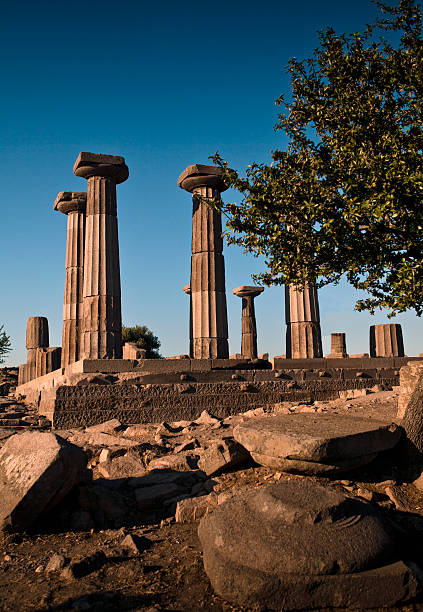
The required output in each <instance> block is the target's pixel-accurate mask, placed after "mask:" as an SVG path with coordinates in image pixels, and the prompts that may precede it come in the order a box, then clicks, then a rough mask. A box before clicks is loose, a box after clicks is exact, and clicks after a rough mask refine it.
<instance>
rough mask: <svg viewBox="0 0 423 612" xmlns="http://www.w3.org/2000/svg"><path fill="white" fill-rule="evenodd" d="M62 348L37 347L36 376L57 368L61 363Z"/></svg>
mask: <svg viewBox="0 0 423 612" xmlns="http://www.w3.org/2000/svg"><path fill="white" fill-rule="evenodd" d="M61 355H62V348H61V347H60V346H54V347H50V348H38V349H37V356H36V378H38V377H39V376H44V375H45V374H49V373H50V372H54V370H58V369H59V368H60V364H61Z"/></svg>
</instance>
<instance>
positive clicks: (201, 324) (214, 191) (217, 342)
mask: <svg viewBox="0 0 423 612" xmlns="http://www.w3.org/2000/svg"><path fill="white" fill-rule="evenodd" d="M178 185H179V187H181V188H182V189H185V190H186V191H189V192H190V193H192V194H193V198H192V201H193V209H192V257H191V283H190V285H191V305H192V336H193V343H192V352H193V357H194V359H227V358H228V356H229V348H228V319H227V312H226V291H225V263H224V259H223V253H222V251H223V239H222V219H221V215H220V213H219V212H217V211H216V210H214V209H212V208H209V207H208V206H207V204H206V203H205V202H204V200H206V199H218V198H220V194H221V192H222V191H225V189H227V185H226V184H225V182H224V181H223V179H222V171H221V169H220V168H217V167H216V166H203V165H201V164H193V165H192V166H188V168H186V170H184V172H182V174H181V175H180V177H179V179H178Z"/></svg>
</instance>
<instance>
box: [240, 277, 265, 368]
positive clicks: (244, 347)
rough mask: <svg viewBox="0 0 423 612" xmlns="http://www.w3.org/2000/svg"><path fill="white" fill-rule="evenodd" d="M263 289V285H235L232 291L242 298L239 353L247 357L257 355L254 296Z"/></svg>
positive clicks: (250, 357) (253, 357)
mask: <svg viewBox="0 0 423 612" xmlns="http://www.w3.org/2000/svg"><path fill="white" fill-rule="evenodd" d="M263 291H264V289H263V287H249V286H246V285H242V286H240V287H236V288H235V289H234V290H233V291H232V293H233V294H234V295H236V296H238V297H240V298H242V322H241V326H242V339H241V354H242V356H243V357H246V358H248V359H255V358H256V357H257V327H256V314H255V310H254V298H256V297H257V296H258V295H260V293H262V292H263Z"/></svg>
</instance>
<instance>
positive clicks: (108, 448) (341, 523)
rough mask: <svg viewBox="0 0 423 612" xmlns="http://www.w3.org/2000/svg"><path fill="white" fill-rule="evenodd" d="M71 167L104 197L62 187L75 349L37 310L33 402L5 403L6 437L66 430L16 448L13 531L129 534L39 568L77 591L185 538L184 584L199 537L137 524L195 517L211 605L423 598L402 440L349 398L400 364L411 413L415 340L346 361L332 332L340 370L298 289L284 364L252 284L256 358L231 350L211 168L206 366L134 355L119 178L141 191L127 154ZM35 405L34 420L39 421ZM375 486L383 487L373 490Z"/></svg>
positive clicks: (197, 233)
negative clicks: (263, 345) (263, 340)
mask: <svg viewBox="0 0 423 612" xmlns="http://www.w3.org/2000/svg"><path fill="white" fill-rule="evenodd" d="M74 172H75V174H76V175H77V176H81V177H83V178H86V179H87V181H88V185H87V193H85V192H65V191H62V192H60V193H59V194H58V196H57V198H56V201H55V203H54V209H55V210H56V211H59V212H62V213H63V214H65V215H66V216H67V245H66V263H65V291H64V304H63V336H62V338H63V340H62V344H63V346H62V348H60V347H53V348H50V347H49V334H48V322H47V319H46V318H45V317H30V318H29V319H28V324H27V341H26V346H27V351H28V357H27V363H26V364H23V365H22V366H20V369H19V381H18V382H19V384H18V387H17V391H16V400H15V401H16V402H17V401H18V400H19V401H20V403H17V404H15V405H14V407H13V408H11V407H10V406H9V400H6V401H4V402H3V403H2V402H1V401H0V414H1V411H2V410H3V406H5V409H6V410H7V411H8V412H7V415H8V418H7V419H6V418H5V419H1V418H0V421H2V422H3V424H5V423H10V425H12V424H15V425H16V423H17V424H18V426H22V427H24V425H20V424H23V423H24V424H25V426H26V427H28V428H35V427H38V428H41V429H47V428H49V427H50V424H52V425H53V427H54V428H56V430H58V429H60V431H56V432H48V431H41V432H40V431H26V432H25V433H18V434H17V435H12V436H10V437H9V439H8V440H7V441H6V442H5V443H2V441H1V440H0V535H2V534H8V535H10V532H23V531H26V530H30V529H31V528H32V527H33V525H34V524H35V525H37V529H40V527H39V525H40V523H39V521H42V520H45V521H47V522H52V523H53V524H54V525H55V526H56V529H59V530H61V532H62V533H63V530H69V529H70V530H74V531H86V532H87V533H89V534H90V536H89V537H88V538H87V542H88V544H87V546H91V544H90V543H92V542H93V541H94V540H95V538H101V537H103V535H100V534H107V538H113V537H115V536H113V534H114V533H115V534H116V533H117V534H119V535H118V536H116V537H119V538H120V539H121V540H122V541H121V542H120V543H119V546H120V548H116V549H113V550H114V551H115V552H108V551H107V548H105V551H106V552H105V551H104V550H98V549H97V550H95V549H93V547H92V546H91V549H90V554H88V553H87V554H86V556H85V557H84V558H82V559H81V558H80V556H77V557H76V558H68V557H67V556H65V554H63V555H62V554H59V553H55V554H54V555H52V556H51V557H50V559H48V562H46V563H44V561H43V565H39V566H38V567H37V568H36V569H35V573H45V575H46V576H49V575H50V574H52V575H53V576H54V575H56V576H57V575H60V577H61V579H62V581H64V583H66V584H69V582H71V581H75V580H79V579H81V578H83V577H84V576H86V575H88V574H90V573H94V572H97V571H98V570H99V569H100V568H103V570H102V571H104V572H110V571H112V570H111V568H113V567H114V566H116V565H118V564H116V563H115V562H114V561H116V557H113V555H114V554H115V555H118V557H117V559H118V560H119V564H123V563H125V560H127V561H128V563H129V562H130V563H132V564H133V565H134V564H135V561H134V559H138V557H139V558H140V559H142V563H143V564H144V565H143V568H144V566H145V567H146V568H148V567H152V568H155V567H156V566H155V563H156V561H157V556H156V557H154V555H156V552H154V553H153V554H152V557H151V562H150V564H149V563H148V562H147V561H146V559H147V558H148V552H147V549H148V546H150V545H151V547H152V548H153V549H154V550H156V549H155V546H157V544H158V543H159V542H162V541H164V542H165V545H166V546H165V548H166V549H167V548H170V547H171V546H173V545H174V542H177V543H178V545H179V549H173V548H172V551H173V552H172V560H171V564H172V568H171V570H172V575H173V574H175V568H176V566H177V563H176V562H175V559H177V560H178V563H179V556H180V553H181V551H184V550H190V549H192V548H194V547H193V546H192V544H190V545H187V546H184V547H181V541H180V540H179V539H178V538H179V537H180V534H178V538H175V537H173V538H169V540H166V538H165V537H164V538H163V537H161V538H158V539H157V540H156V541H154V542H153V540H152V541H149V540H148V538H145V537H144V535H141V532H139V533H137V530H138V528H139V526H140V525H143V526H146V525H147V526H149V527H148V529H147V531H146V532H147V533H151V531H152V530H155V529H157V530H161V529H162V528H163V529H165V528H169V530H171V529H172V526H173V523H174V522H175V523H186V524H187V525H188V524H189V523H193V525H194V527H192V526H191V535H192V531H193V529H194V531H196V529H197V526H196V525H195V523H196V522H198V521H200V523H199V527H198V535H199V538H200V542H201V549H202V558H201V559H202V561H201V563H202V564H204V571H203V570H202V567H203V565H202V566H201V571H200V570H199V569H198V568H197V569H196V570H195V571H196V572H197V574H196V578H195V580H196V579H197V578H198V576H202V577H203V578H202V579H203V580H206V581H207V586H206V587H205V588H206V589H208V591H209V592H211V590H210V585H209V582H208V579H209V580H210V583H211V585H212V587H213V590H214V593H213V594H212V596H213V598H214V599H216V598H219V597H220V598H222V599H221V601H223V600H225V601H226V602H230V603H231V604H233V605H235V606H244V607H246V608H247V609H270V610H272V609H275V610H280V609H283V610H309V609H316V608H325V609H327V608H328V607H329V608H330V607H342V608H346V607H350V608H354V609H363V610H364V609H367V608H375V607H379V606H384V607H386V606H395V605H402V604H404V603H408V602H413V598H415V597H416V596H419V594H420V593H421V590H422V589H421V584H420V582H421V578H419V576H420V573H421V570H420V569H419V568H418V566H417V565H416V563H415V562H414V561H413V559H414V558H415V557H414V556H413V555H414V552H413V551H414V548H413V543H412V540H413V535H414V532H413V534H412V535H411V536H408V539H407V542H406V544H404V540H405V539H406V538H405V535H404V534H405V532H406V530H405V529H404V527H403V525H404V522H403V523H401V521H400V522H399V526H398V525H395V524H394V523H395V517H394V518H393V515H392V510H393V507H392V505H391V506H389V507H387V506H386V501H387V500H390V503H391V504H393V506H394V508H395V509H398V510H401V511H403V510H404V508H405V509H407V502H406V496H405V497H404V495H405V492H404V490H403V489H402V488H401V487H400V486H398V485H397V482H398V478H397V476H396V474H397V473H398V470H397V466H396V465H394V461H395V460H396V459H395V457H396V458H398V457H399V456H400V454H401V453H402V452H403V447H401V446H400V445H401V443H402V441H403V434H402V429H401V427H400V425H399V424H398V423H396V422H395V423H394V422H392V418H393V412H392V402H391V404H390V405H389V410H388V409H387V408H386V406H385V403H384V402H386V401H388V400H389V398H388V396H386V395H385V396H384V397H383V399H382V400H381V401H382V405H383V409H381V410H380V414H377V415H375V414H374V413H373V412H371V411H372V410H373V407H372V404H371V402H370V401H369V402H368V404H367V409H368V413H367V412H365V411H363V412H362V413H361V414H359V415H357V414H356V413H354V410H353V409H354V407H356V406H357V405H353V404H351V405H350V404H349V403H347V402H344V401H343V400H344V399H345V400H351V401H354V400H356V399H359V398H366V396H367V395H369V396H370V397H371V396H372V395H373V394H374V395H375V396H376V395H377V394H378V393H380V392H381V393H382V394H383V393H384V392H385V391H384V390H387V389H390V390H392V388H393V387H396V386H397V385H398V380H399V371H400V369H401V382H402V384H403V394H402V399H401V398H400V403H399V404H400V406H399V412H398V418H402V416H403V413H404V410H405V407H406V405H407V403H408V401H410V397H411V396H412V394H413V390H414V388H415V386H416V383H417V381H418V379H419V376H420V373H421V369H422V367H423V365H422V363H423V362H421V361H420V362H419V361H418V359H419V358H409V357H406V356H405V355H404V348H403V343H402V334H401V327H400V326H399V325H390V324H389V325H388V324H384V325H376V326H372V327H371V330H370V355H371V356H370V357H369V356H368V353H363V354H361V355H358V356H357V355H356V356H349V355H348V353H347V345H346V337H345V333H341V332H338V333H332V334H331V352H330V354H329V355H327V356H326V357H325V358H323V354H322V340H321V329H320V315H319V305H318V295H317V288H316V286H315V285H313V284H311V283H310V284H308V285H307V286H306V287H305V288H304V290H302V291H297V290H296V289H295V288H294V287H286V288H285V296H286V324H287V330H286V331H287V342H286V347H287V353H286V355H285V356H281V357H278V356H276V357H274V358H272V359H270V360H269V358H268V355H267V354H264V355H260V356H258V350H257V324H256V314H255V303H254V300H255V298H256V297H258V296H259V295H260V294H261V293H262V292H263V288H262V287H257V286H249V285H242V286H239V287H237V288H235V289H234V290H233V292H232V293H233V295H234V296H236V297H239V298H241V300H242V302H241V304H242V320H241V329H242V340H241V350H240V353H237V354H235V355H232V356H231V357H229V350H228V324H227V312H226V289H225V268H224V258H223V241H222V222H221V217H220V214H219V213H218V212H217V211H216V210H215V209H214V208H213V207H212V206H209V205H208V204H211V203H212V201H213V200H218V199H219V198H220V194H221V193H222V192H223V191H224V190H225V189H226V187H227V186H226V184H225V183H224V181H223V179H222V176H221V171H220V169H219V168H216V167H214V166H205V165H201V164H194V165H191V166H188V168H187V169H186V170H185V171H184V172H183V173H182V174H181V176H180V177H179V180H178V185H179V186H180V187H181V188H182V189H184V190H186V191H188V192H190V193H191V194H192V196H193V198H192V199H193V216H192V219H193V220H192V256H191V276H190V282H189V284H187V285H186V286H184V287H183V291H184V292H185V293H186V294H187V295H188V296H189V300H190V305H189V312H190V323H189V334H187V335H189V355H185V354H181V355H178V356H176V357H172V358H166V359H146V351H145V350H143V349H139V348H138V347H137V345H136V344H135V343H132V342H127V343H125V344H124V345H123V346H122V334H121V329H122V321H121V289H120V269H119V243H118V230H117V204H116V185H117V184H119V183H121V182H123V181H125V180H126V179H127V178H128V168H127V166H126V164H125V160H124V158H123V157H120V156H114V155H103V154H93V153H86V152H82V153H80V154H79V156H78V158H77V160H76V163H75V166H74ZM231 299H235V298H231ZM406 364H408V365H406ZM22 398H25V399H26V405H27V406H28V404H31V410H32V412H31V413H30V414H26V415H24V416H23V413H22V410H23V408H22V402H21V400H22ZM12 410H15V412H13V411H12ZM350 410H351V413H350ZM401 411H402V414H400V412H401ZM370 413H371V414H370ZM43 417H46V418H43ZM24 419H27V420H26V421H24ZM47 419H48V420H47ZM395 453H396V455H395ZM364 470H369V472H365V471H364ZM372 470H374V472H372ZM345 474H346V475H347V477H348V478H351V480H346V479H345V478H346V477H345ZM225 475H226V476H227V477H228V478H227V479H225ZM359 475H361V477H363V479H365V478H367V481H368V482H367V481H365V484H363V483H361V484H360V487H358V486H356V484H357V483H356V481H357V479H358V478H359ZM311 479H312V480H311ZM240 481H242V486H239V482H240ZM234 482H236V483H238V486H237V487H233V483H234ZM366 482H367V484H366ZM225 483H226V485H227V486H226V488H225V486H224V485H225ZM228 483H230V484H229V485H228ZM368 483H371V484H368ZM375 483H376V484H375ZM377 486H378V487H379V489H378V490H375V488H376V487H377ZM411 486H412V487H415V488H418V487H419V485H418V480H415V481H414V484H413V485H411ZM372 487H373V488H372ZM420 488H422V489H423V484H421V485H420ZM404 500H405V501H404ZM379 502H380V504H379ZM378 504H379V505H378ZM383 504H385V505H383ZM386 509H387V510H389V513H390V514H389V520H385V519H384V516H383V511H384V510H386ZM385 518H386V517H385ZM413 520H414V521H416V517H413ZM37 521H38V522H37ZM422 521H423V519H422ZM41 524H42V523H41ZM410 524H413V525H414V523H413V522H412V521H411V523H410ZM151 525H154V527H151ZM422 525H423V522H422ZM129 526H131V527H129ZM413 528H414V527H413ZM143 529H144V527H143ZM407 529H408V524H407ZM418 529H419V527H417V528H416V531H418ZM421 529H422V530H423V527H421ZM123 530H127V531H123ZM129 531H130V532H129ZM187 532H189V529H188V528H187V530H185V531H183V530H181V532H180V533H181V534H182V536H181V537H183V534H184V533H187ZM142 533H144V531H143V532H142ZM105 537H106V535H104V538H105ZM11 541H12V542H13V539H12V540H11ZM16 541H19V538H17V540H16ZM96 541H98V540H96ZM104 541H105V543H107V541H108V540H104ZM418 541H419V540H418ZM195 542H197V540H195ZM116 551H117V552H116ZM7 556H8V555H5V558H6V557H7ZM10 558H12V557H10ZM410 559H412V560H411V561H410ZM0 561H1V560H0ZM109 561H111V562H110V563H109ZM197 561H198V559H197ZM25 562H26V558H25V559H22V560H21V563H25ZM192 566H193V567H194V566H195V560H193V561H192ZM39 568H41V569H39ZM155 571H156V570H154V572H155ZM184 571H189V568H188V567H185V570H184ZM31 572H32V574H33V573H34V571H33V568H32V566H31ZM58 572H60V574H58ZM140 575H142V579H143V580H148V571H146V572H144V569H143V571H142V573H141V574H140ZM146 576H147V578H146ZM121 578H122V576H121V575H120V580H121ZM45 579H46V580H48V578H45ZM125 581H126V575H125ZM56 582H57V581H56ZM137 584H138V587H139V575H137ZM96 588H97V587H96ZM139 588H140V587H139ZM178 588H179V583H178ZM143 589H144V586H143ZM58 590H59V589H56V590H55V592H58ZM144 590H145V589H144ZM180 590H181V589H180V588H179V591H180ZM113 597H115V596H114V595H113ZM69 601H70V600H69ZM69 601H68V603H69ZM90 601H91V600H90ZM77 602H78V600H77ZM144 603H146V602H145V601H143V602H142V604H143V606H144ZM66 605H67V604H66ZM78 605H79V604H78ZM84 605H85V607H84ZM113 605H114V609H120V608H119V605H118V604H116V603H115V599H113ZM131 605H132V603H131ZM213 605H214V603H213ZM223 605H226V604H223ZM73 607H75V608H76V607H77V606H76V605H75V606H73ZM89 607H90V602H89V601H88V602H85V603H84V602H82V608H78V609H88V608H89ZM170 608H172V609H173V608H175V609H191V608H190V607H189V606H188V607H187V605H186V604H182V605H181V603H180V602H178V605H175V606H173V607H172V606H168V609H170ZM55 609H61V608H60V605H58V606H56V608H55ZM105 609H109V608H105ZM122 609H124V607H122ZM131 609H132V608H131ZM143 609H144V607H143ZM150 609H161V608H151V607H150ZM164 609H165V608H164ZM204 609H207V605H206V604H205V605H204ZM222 609H223V608H222Z"/></svg>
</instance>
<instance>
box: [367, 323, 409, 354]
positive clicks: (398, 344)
mask: <svg viewBox="0 0 423 612" xmlns="http://www.w3.org/2000/svg"><path fill="white" fill-rule="evenodd" d="M370 357H404V342H403V339H402V329H401V325H400V324H399V323H384V324H382V325H371V326H370Z"/></svg>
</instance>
